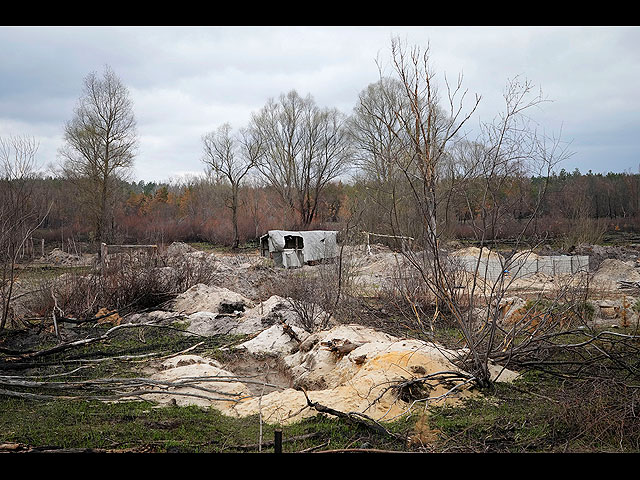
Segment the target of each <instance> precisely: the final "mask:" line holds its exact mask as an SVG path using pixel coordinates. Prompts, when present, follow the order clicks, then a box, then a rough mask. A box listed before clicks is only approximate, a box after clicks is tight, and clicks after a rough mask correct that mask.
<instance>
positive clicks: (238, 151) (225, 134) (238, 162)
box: [202, 123, 260, 248]
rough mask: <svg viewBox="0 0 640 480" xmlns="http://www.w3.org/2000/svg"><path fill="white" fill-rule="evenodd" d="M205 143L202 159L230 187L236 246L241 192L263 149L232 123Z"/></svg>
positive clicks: (235, 244)
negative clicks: (241, 187)
mask: <svg viewBox="0 0 640 480" xmlns="http://www.w3.org/2000/svg"><path fill="white" fill-rule="evenodd" d="M202 142H203V143H204V158H203V162H204V163H205V164H206V165H207V167H208V168H209V169H210V170H211V172H213V173H215V174H216V175H217V176H218V177H221V178H222V179H223V180H224V181H226V182H228V183H229V185H230V186H231V198H230V199H229V200H230V201H229V204H228V205H227V206H228V207H229V208H231V215H232V222H233V248H238V245H239V244H240V235H239V233H238V192H239V190H240V186H241V185H242V182H243V181H244V179H245V178H246V176H247V174H248V173H249V171H250V170H251V169H252V168H253V167H254V166H255V164H256V160H257V158H258V155H259V152H260V145H259V141H258V139H256V138H255V137H253V136H252V135H251V134H250V132H248V131H246V130H242V131H240V132H239V133H236V134H234V133H233V132H232V129H231V125H229V124H228V123H225V124H224V125H222V126H220V127H219V128H218V129H217V130H215V131H213V132H209V133H207V134H206V135H204V136H203V137H202Z"/></svg>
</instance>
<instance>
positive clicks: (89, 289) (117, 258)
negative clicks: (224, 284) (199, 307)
mask: <svg viewBox="0 0 640 480" xmlns="http://www.w3.org/2000/svg"><path fill="white" fill-rule="evenodd" d="M212 278H213V270H212V269H211V268H210V265H209V264H208V262H207V257H206V256H195V255H186V254H185V255H173V256H171V257H169V258H166V259H161V258H158V257H156V256H154V255H140V254H133V255H130V254H117V255H111V256H110V258H109V261H108V262H106V263H105V265H104V268H102V269H101V270H100V269H98V268H97V266H96V267H95V268H93V270H92V271H91V273H89V274H80V273H69V274H65V275H62V276H60V277H58V278H57V279H55V280H49V281H46V282H43V283H42V284H41V286H40V294H39V295H38V296H37V298H34V299H32V300H31V302H30V303H29V306H30V308H31V310H32V311H34V312H37V313H38V314H39V315H42V316H45V317H48V316H51V315H52V314H54V313H55V314H56V315H58V316H62V317H64V318H66V319H77V320H80V321H84V320H92V319H93V317H94V316H95V314H96V313H97V312H98V311H99V310H100V309H102V308H106V309H109V310H117V311H118V312H119V314H120V315H125V314H127V313H130V312H133V311H140V310H143V309H146V308H153V307H157V306H158V305H160V304H162V303H163V302H165V301H167V300H169V299H170V298H172V297H173V296H174V295H176V294H179V293H181V292H184V291H185V290H187V289H189V288H190V287H191V286H193V285H195V284H198V283H207V282H209V281H210V280H211V279H212Z"/></svg>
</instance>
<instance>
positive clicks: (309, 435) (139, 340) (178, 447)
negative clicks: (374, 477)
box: [0, 325, 406, 453]
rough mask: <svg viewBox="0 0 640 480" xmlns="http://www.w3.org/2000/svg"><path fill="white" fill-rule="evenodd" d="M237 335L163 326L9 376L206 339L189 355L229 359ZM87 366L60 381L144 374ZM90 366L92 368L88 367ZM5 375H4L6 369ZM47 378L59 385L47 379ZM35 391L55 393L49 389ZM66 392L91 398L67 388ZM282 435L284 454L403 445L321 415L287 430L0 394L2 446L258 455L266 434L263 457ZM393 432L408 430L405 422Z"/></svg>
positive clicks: (208, 416) (129, 404) (161, 410)
mask: <svg viewBox="0 0 640 480" xmlns="http://www.w3.org/2000/svg"><path fill="white" fill-rule="evenodd" d="M106 328H109V327H108V326H104V325H103V326H100V327H92V328H86V329H82V330H81V332H79V335H80V336H87V335H89V334H91V335H92V336H97V335H99V334H100V333H103V330H104V329H106ZM238 339H239V338H238V337H237V336H216V337H209V338H203V337H193V336H188V335H184V334H181V333H180V332H178V331H176V330H169V329H161V328H158V329H156V328H148V327H147V328H145V329H144V330H138V329H133V330H129V329H125V330H122V331H120V332H118V334H117V335H115V336H114V337H113V338H111V339H110V340H109V341H108V342H105V343H100V344H95V345H90V346H86V347H84V348H82V349H77V350H73V351H71V352H66V353H58V354H56V355H54V356H48V357H47V358H46V359H43V360H39V361H34V362H33V363H32V364H31V365H30V368H28V369H24V370H20V371H18V372H12V373H13V374H19V375H27V376H32V377H33V379H34V380H38V379H39V380H44V379H45V376H46V375H50V374H60V373H64V372H69V371H71V370H73V369H75V368H76V367H77V366H78V363H77V361H78V360H80V359H83V360H85V361H86V360H96V359H105V358H109V357H113V356H119V355H144V354H146V353H151V352H162V353H163V354H171V353H176V352H180V351H183V350H185V349H186V348H189V347H190V346H193V345H195V344H197V343H200V342H204V343H203V344H202V345H200V346H198V348H197V349H195V350H192V351H191V352H190V353H193V354H196V355H204V356H207V357H209V358H219V359H223V358H224V355H225V354H224V353H223V352H221V351H220V346H222V345H226V344H229V343H233V342H235V341H238ZM89 364H90V365H91V367H90V368H86V369H83V370H80V371H77V372H75V373H74V374H73V377H69V376H61V377H58V379H59V380H61V381H65V380H71V378H73V380H90V379H98V378H105V379H109V378H112V379H113V378H125V377H137V376H143V375H144V366H145V363H144V362H142V361H138V360H112V361H104V362H96V363H93V362H91V363H89ZM84 365H87V363H84ZM2 373H3V374H4V373H5V372H2ZM47 380H48V381H54V379H52V378H50V377H49V378H47ZM28 391H29V392H30V393H41V394H49V395H50V394H52V391H51V390H50V389H48V390H45V389H30V390H28ZM64 393H65V394H67V395H79V394H82V393H85V394H86V393H87V392H86V391H82V390H65V392H64ZM276 428H280V429H281V430H282V432H283V451H284V452H296V451H302V450H305V449H308V448H314V447H319V448H321V449H324V450H327V449H339V448H379V449H385V450H387V449H390V450H403V449H404V442H402V441H397V440H395V439H393V438H392V437H390V436H386V435H380V434H375V433H372V432H371V431H370V430H368V429H366V428H364V427H362V426H358V425H354V424H349V423H346V422H345V421H341V420H337V419H331V418H326V417H318V418H312V419H307V420H304V421H302V422H299V423H297V424H295V425H290V426H279V425H269V424H263V425H262V426H261V424H260V419H259V417H258V416H252V417H247V418H232V417H228V416H224V415H222V414H221V413H219V412H218V411H216V410H214V409H208V408H201V407H196V406H188V407H181V406H162V407H159V406H157V405H155V404H153V403H150V402H141V401H122V402H100V401H94V400H70V399H63V398H59V399H56V400H55V401H42V400H30V399H23V398H16V397H11V396H3V395H0V444H2V443H18V444H23V445H27V446H30V447H35V448H38V449H41V450H42V449H46V450H51V449H53V450H57V449H67V450H69V449H74V450H75V449H82V450H86V449H92V450H94V449H101V450H102V449H106V450H111V451H130V450H134V451H145V452H182V453H201V452H207V453H221V452H258V441H259V437H260V435H261V434H260V431H261V429H262V439H263V442H262V443H263V445H264V446H263V448H262V451H263V452H273V445H270V442H272V441H273V439H274V430H275V429H276ZM395 428H396V429H401V428H406V426H405V425H404V424H402V425H400V424H399V425H396V426H395Z"/></svg>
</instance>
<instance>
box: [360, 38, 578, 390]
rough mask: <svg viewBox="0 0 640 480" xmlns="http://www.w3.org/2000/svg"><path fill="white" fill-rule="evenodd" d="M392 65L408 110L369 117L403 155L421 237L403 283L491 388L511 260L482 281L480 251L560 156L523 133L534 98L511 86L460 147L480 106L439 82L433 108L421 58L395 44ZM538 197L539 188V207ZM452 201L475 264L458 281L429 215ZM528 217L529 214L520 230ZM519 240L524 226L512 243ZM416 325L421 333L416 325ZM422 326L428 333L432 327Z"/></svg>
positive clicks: (459, 271) (522, 85) (459, 272)
mask: <svg viewBox="0 0 640 480" xmlns="http://www.w3.org/2000/svg"><path fill="white" fill-rule="evenodd" d="M392 65H393V69H394V71H395V74H396V75H397V78H398V79H399V81H400V82H401V84H402V86H403V95H404V97H405V100H406V101H405V102H399V103H398V105H402V104H403V103H406V104H407V105H408V108H406V109H398V110H397V111H396V114H395V115H394V116H391V117H384V116H382V115H380V114H379V113H376V111H375V110H371V109H369V110H368V112H369V114H371V115H374V116H375V118H376V119H377V120H378V121H379V122H381V124H383V125H384V126H386V127H387V128H388V130H389V132H391V133H392V134H393V135H394V136H395V137H396V138H397V139H399V140H400V144H401V145H402V146H403V148H402V149H400V150H398V151H397V152H396V153H395V158H394V162H395V165H396V168H397V169H398V170H399V171H400V172H402V175H403V176H404V181H405V182H406V185H407V186H408V189H407V191H408V192H409V195H410V199H411V201H412V202H413V203H414V204H415V207H416V212H417V215H418V217H417V218H418V219H419V220H418V221H417V222H416V223H417V224H418V225H419V226H420V228H421V232H420V235H416V236H417V237H418V238H417V240H418V241H417V242H416V243H417V244H418V245H419V246H421V247H422V249H421V250H420V251H417V252H412V251H405V256H406V258H407V260H408V261H409V263H410V265H411V267H412V269H413V271H412V273H411V274H410V275H409V276H410V277H412V278H414V280H415V279H417V280H419V282H420V283H421V284H422V288H421V289H420V291H421V295H422V298H423V299H424V298H427V297H428V300H429V301H431V302H433V304H434V305H435V313H434V319H432V320H435V318H437V317H438V316H439V315H444V316H446V317H447V318H448V320H449V321H450V322H452V323H453V324H455V325H456V326H457V327H458V328H459V329H460V330H461V332H462V334H463V336H464V342H465V347H466V348H465V349H463V350H461V352H464V353H463V354H462V355H461V356H460V357H459V358H458V359H457V360H459V361H460V363H459V364H461V365H462V366H463V367H464V368H465V369H466V370H467V371H468V372H470V373H471V374H472V375H473V377H474V379H475V381H476V383H478V384H479V385H481V386H487V385H488V384H490V383H491V380H492V375H491V372H490V368H489V367H490V361H491V360H492V358H495V357H496V356H497V353H498V352H500V351H501V349H503V348H504V344H502V343H501V341H500V340H499V339H503V338H504V332H503V331H501V325H500V319H501V316H500V314H501V312H500V311H499V308H498V305H500V302H501V300H502V299H503V297H504V295H505V292H506V291H507V289H508V287H509V283H510V281H512V277H509V276H507V275H506V272H507V271H508V270H509V268H511V266H512V264H511V263H510V262H511V261H512V260H511V259H506V261H505V262H504V264H503V265H501V267H500V272H499V274H498V275H497V276H496V277H489V276H487V268H486V262H485V261H484V259H485V257H486V250H483V249H484V248H486V247H487V246H488V245H489V242H490V241H492V240H494V239H495V238H497V234H498V231H499V228H500V225H501V224H502V223H503V221H504V218H503V217H504V215H505V212H507V211H508V210H509V209H507V208H505V206H506V204H507V203H508V202H509V201H511V199H514V198H517V190H518V188H521V186H520V185H521V184H522V181H523V179H525V178H526V177H527V176H529V178H530V176H531V175H533V174H536V175H539V174H542V175H547V176H548V175H550V173H551V169H552V168H553V166H554V165H555V164H556V163H557V162H558V161H561V160H562V159H563V158H564V157H565V155H566V152H565V151H564V150H563V149H562V148H561V143H560V142H559V140H558V139H549V138H547V137H545V136H543V135H540V134H539V133H538V132H537V130H536V128H535V127H532V125H531V124H530V123H529V121H528V116H527V115H526V113H528V111H529V110H531V109H532V108H534V107H536V106H538V105H539V104H540V103H541V102H542V101H544V99H543V98H542V96H541V95H535V92H534V91H533V88H532V86H531V85H530V84H529V83H528V82H520V81H519V79H516V80H514V81H511V82H510V83H509V84H508V87H507V90H506V92H505V96H504V98H505V110H504V112H503V113H502V114H501V115H500V116H499V117H498V118H496V120H495V121H494V122H492V123H485V124H482V125H481V129H480V132H479V133H478V138H477V139H476V140H474V141H473V142H471V141H469V140H467V139H466V138H465V136H466V135H467V134H468V132H464V130H463V127H465V125H467V124H468V121H469V120H470V119H471V118H472V116H473V114H474V112H475V111H476V109H477V106H478V104H479V101H480V97H478V96H476V97H475V99H473V100H472V101H471V105H470V106H469V107H466V106H465V98H466V95H467V92H466V90H464V89H463V86H462V78H461V77H459V78H458V81H457V82H456V83H455V84H454V85H451V84H449V82H448V81H446V78H445V87H446V88H445V90H446V96H445V97H444V99H441V98H440V97H439V94H438V89H437V87H436V80H435V74H434V73H433V72H432V71H431V69H430V63H429V50H428V48H427V49H426V50H425V51H422V50H421V49H420V48H418V47H413V48H410V49H409V48H406V47H405V46H403V45H402V44H401V43H400V42H399V41H398V40H394V41H393V42H392ZM463 132H464V135H463ZM445 174H446V175H445ZM445 177H446V181H443V180H444V179H445ZM519 186H520V187H519ZM445 189H446V190H445ZM543 195H544V188H543V189H541V191H540V192H539V196H538V198H539V199H541V198H542V197H543ZM451 199H458V201H460V200H461V201H462V202H463V203H464V204H465V205H466V208H467V209H468V210H469V218H470V219H471V222H472V226H473V230H474V234H475V236H476V239H477V241H478V242H479V243H478V244H479V246H480V254H479V255H478V257H477V259H476V261H475V265H472V268H471V269H470V270H471V272H469V273H470V274H471V275H469V273H467V271H468V270H469V266H466V268H460V265H456V264H455V262H454V261H452V259H451V258H450V257H449V256H448V254H447V252H446V251H445V250H444V249H443V247H442V245H441V242H440V240H441V225H442V221H441V219H440V218H439V215H438V212H439V211H440V210H441V207H442V202H443V201H444V202H445V203H446V202H449V201H451ZM538 205H539V203H538ZM447 206H448V205H447ZM536 212H537V207H536V206H534V207H533V208H532V209H531V211H530V212H529V216H528V221H529V222H530V221H531V220H532V219H533V218H534V217H535V215H536ZM393 220H394V222H393V226H394V228H395V229H397V230H398V233H402V229H403V226H404V225H403V224H402V222H400V221H399V216H398V215H397V214H394V216H393ZM525 231H526V222H525V225H524V226H523V228H522V235H521V236H520V240H523V239H524V232H525ZM414 284H415V282H414ZM407 298H409V297H407ZM410 301H416V298H415V297H414V298H413V299H411V298H410ZM477 307H486V308H485V309H484V310H482V311H484V312H485V315H484V316H482V315H480V316H479V314H478V312H479V311H480V310H481V308H477ZM414 311H415V310H414ZM417 320H418V322H419V323H421V319H420V318H418V319H417ZM526 320H529V321H532V320H533V318H532V317H531V316H529V317H528V319H526ZM526 320H525V321H526ZM421 324H422V323H421ZM430 324H431V326H433V321H432V322H431V323H430ZM520 327H521V330H520V331H526V328H527V327H525V326H524V325H523V324H522V323H520ZM500 358H501V359H504V356H503V355H501V356H500Z"/></svg>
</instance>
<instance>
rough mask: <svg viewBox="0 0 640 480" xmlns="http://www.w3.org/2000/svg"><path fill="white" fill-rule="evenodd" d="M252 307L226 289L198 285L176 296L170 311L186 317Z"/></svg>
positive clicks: (240, 296)
mask: <svg viewBox="0 0 640 480" xmlns="http://www.w3.org/2000/svg"><path fill="white" fill-rule="evenodd" d="M253 306H254V305H253V302H252V301H251V300H249V299H248V298H246V297H245V296H243V295H241V294H239V293H236V292H233V291H231V290H229V289H228V288H224V287H217V286H212V285H205V284H202V283H199V284H197V285H194V286H193V287H191V288H190V289H188V290H187V291H186V292H184V293H182V294H180V295H178V296H177V297H176V299H175V300H174V301H173V303H172V306H171V310H173V311H175V312H180V313H184V314H187V315H190V314H192V313H196V312H212V313H234V312H237V311H244V310H245V309H246V308H250V307H253Z"/></svg>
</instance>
